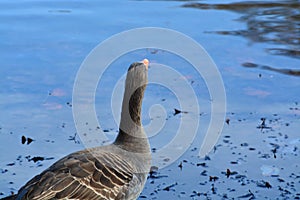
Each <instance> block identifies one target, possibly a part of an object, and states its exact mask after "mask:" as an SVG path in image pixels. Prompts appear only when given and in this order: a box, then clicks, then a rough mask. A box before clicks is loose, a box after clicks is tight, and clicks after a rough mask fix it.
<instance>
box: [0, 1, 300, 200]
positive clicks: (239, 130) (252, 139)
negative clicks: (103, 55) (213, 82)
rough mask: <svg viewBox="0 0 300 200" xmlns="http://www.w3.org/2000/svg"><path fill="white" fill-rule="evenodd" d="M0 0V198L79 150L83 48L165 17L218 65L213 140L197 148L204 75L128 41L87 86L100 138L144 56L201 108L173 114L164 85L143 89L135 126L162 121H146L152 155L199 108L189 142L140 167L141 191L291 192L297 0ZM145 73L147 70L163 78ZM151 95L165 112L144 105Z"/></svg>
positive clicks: (295, 174)
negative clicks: (174, 154) (161, 161)
mask: <svg viewBox="0 0 300 200" xmlns="http://www.w3.org/2000/svg"><path fill="white" fill-rule="evenodd" d="M0 10H1V12H0V16H1V17H0V38H1V40H0V60H1V66H0V86H1V87H0V110H1V115H0V141H1V145H0V172H1V173H0V174H1V176H0V197H4V196H6V195H8V194H10V193H11V192H14V193H16V192H17V191H18V189H19V188H20V187H21V186H22V185H23V184H24V183H25V182H26V181H28V180H29V179H30V178H32V177H33V176H34V175H36V174H38V173H40V172H42V171H43V170H44V169H46V168H47V167H49V166H50V165H51V164H52V163H53V162H55V161H56V160H58V159H59V158H61V157H63V156H64V155H67V154H68V153H71V152H74V151H77V150H81V149H83V148H84V145H83V143H82V142H81V140H80V137H79V136H78V134H77V131H76V128H75V123H74V120H73V115H72V91H73V84H74V81H75V78H76V74H77V71H78V70H79V67H80V65H81V63H82V62H83V60H84V59H85V57H86V56H87V55H88V54H89V53H90V51H91V50H92V49H93V48H94V47H95V46H96V45H98V44H99V43H100V42H102V41H104V40H105V39H107V38H109V37H111V36H112V35H114V34H117V33H120V32H122V31H126V30H129V29H133V28H140V27H162V28H168V29H173V30H176V31H179V32H181V33H183V34H186V35H187V36H189V37H191V38H193V39H194V40H195V41H197V42H198V43H199V44H201V45H202V46H203V48H204V49H205V50H206V51H207V52H208V54H209V55H210V56H211V58H212V60H213V61H214V62H215V63H216V65H217V67H218V70H219V72H220V74H221V76H222V80H223V83H224V87H225V91H226V99H227V101H226V110H227V111H226V121H224V127H223V130H222V132H221V135H220V138H219V141H218V142H217V144H216V145H215V147H214V149H213V150H212V151H211V152H210V153H209V154H208V155H207V156H206V157H205V158H199V157H198V152H199V148H200V145H201V143H202V141H203V138H204V134H205V132H206V130H207V129H208V125H209V122H210V117H211V113H210V106H211V101H212V99H211V97H210V95H209V91H208V88H207V86H206V84H205V80H204V79H203V77H200V76H199V75H198V74H197V72H196V71H195V70H193V68H192V66H191V65H190V64H189V63H188V62H186V61H185V60H184V59H182V58H180V57H179V56H177V55H174V54H172V53H169V52H166V51H163V50H157V49H141V50H136V51H133V52H130V53H128V54H125V55H122V56H121V57H120V58H118V59H117V60H116V61H115V62H113V63H112V64H111V66H110V68H109V69H108V70H107V71H105V73H104V76H103V77H104V78H103V79H101V81H100V82H99V85H98V88H97V96H96V110H97V116H98V119H99V121H100V123H101V128H102V129H103V130H105V133H106V135H107V138H108V139H109V141H111V140H113V138H114V137H115V136H116V134H117V130H118V120H116V121H115V120H114V115H113V113H112V110H111V95H112V91H113V90H114V88H115V86H116V83H117V82H118V81H119V80H121V82H122V80H123V79H122V76H123V75H124V73H125V72H126V70H127V67H128V66H129V64H130V63H132V62H134V61H137V60H141V59H143V58H148V59H149V60H150V62H151V61H152V62H156V63H162V64H165V65H168V66H170V67H171V68H173V69H175V70H177V71H179V72H180V73H181V75H182V77H183V78H185V80H187V81H188V83H189V84H190V85H191V88H192V89H193V90H194V91H195V93H196V96H197V98H198V101H199V107H200V112H199V113H197V112H195V111H194V110H192V109H191V110H187V111H186V113H180V114H177V115H174V108H176V109H180V102H179V100H178V99H177V98H176V97H177V96H176V95H177V94H174V93H173V92H172V91H171V90H170V89H168V87H166V86H164V85H155V84H151V85H149V86H148V87H147V91H146V94H145V100H144V102H143V121H144V124H145V125H147V124H151V123H154V122H155V120H158V121H159V122H161V121H163V127H154V129H155V128H157V130H159V131H158V132H157V134H156V135H155V134H153V133H148V134H150V135H151V134H152V135H151V137H150V143H151V147H152V150H153V154H155V153H157V150H158V149H160V148H163V147H164V145H166V144H168V143H169V141H171V140H172V138H174V137H175V133H176V131H177V129H178V127H179V126H180V120H181V119H182V118H183V117H188V118H190V119H191V120H193V119H195V118H197V117H199V116H200V123H199V129H198V132H197V136H196V137H195V138H194V140H193V142H192V143H191V144H188V150H187V151H186V152H185V153H184V154H183V155H182V156H181V157H180V158H179V159H178V160H176V161H175V162H174V163H172V164H171V165H169V166H167V167H165V168H162V169H159V170H158V171H155V172H153V173H152V174H151V175H150V176H149V178H148V180H147V183H146V186H145V189H144V190H143V192H142V194H141V197H140V199H166V198H171V199H233V198H234V199H254V198H256V199H299V198H300V169H299V168H300V159H299V154H300V150H299V149H300V132H299V130H300V60H299V58H300V34H299V33H300V2H299V1H297V0H294V1H293V0H290V1H288V0H287V1H276V2H273V1H263V2H262V1H245V2H241V1H199V2H198V1H101V2H99V1H96V0H92V1H81V0H76V1H65V0H64V1H58V0H54V1H38V0H22V1H18V2H14V1H8V0H3V1H1V2H0ZM120 45H122V44H120ZM154 71H155V70H154V67H153V69H151V68H150V69H149V76H151V75H152V76H164V75H163V74H157V73H154ZM179 79H180V78H179ZM179 79H178V77H177V79H175V78H174V80H172V81H170V85H176V83H178V82H179ZM181 101H184V102H185V101H186V102H188V101H189V97H188V96H187V97H186V99H181ZM157 104H159V105H160V106H161V107H163V112H161V110H160V109H154V112H150V111H151V109H152V106H153V105H157ZM114 109H115V108H114ZM116 110H118V108H116ZM157 110H158V112H155V111H157ZM149 113H150V114H149ZM88 126H91V130H92V129H93V130H94V128H95V127H92V125H88ZM154 129H152V130H154ZM149 130H151V129H149ZM157 130H156V131H157ZM189 131H190V130H189V129H187V134H189ZM28 138H29V139H28ZM31 139H33V141H31ZM22 140H23V141H22ZM22 142H23V143H24V144H22ZM102 142H105V141H102ZM183 145H186V144H183Z"/></svg>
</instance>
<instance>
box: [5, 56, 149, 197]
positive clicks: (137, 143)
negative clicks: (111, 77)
mask: <svg viewBox="0 0 300 200" xmlns="http://www.w3.org/2000/svg"><path fill="white" fill-rule="evenodd" d="M148 64H149V61H148V60H147V59H144V60H143V61H141V62H134V63H132V64H131V65H130V67H129V68H128V71H127V76H126V81H125V92H124V97H123V103H122V111H121V120H120V126H119V133H118V135H117V137H116V139H115V141H114V142H113V143H112V144H109V145H106V146H99V147H93V148H88V149H85V150H81V151H77V152H75V153H71V154H69V155H67V156H65V157H63V158H62V159H60V160H58V161H57V162H55V163H54V164H53V165H52V166H50V167H49V168H48V169H46V170H45V171H43V172H42V173H41V174H39V175H37V176H35V177H34V178H32V179H31V180H30V181H28V182H27V183H26V184H25V185H24V186H23V187H21V189H20V190H19V191H18V193H17V194H14V195H11V196H8V197H5V198H3V200H8V199H11V200H12V199H15V200H24V199H30V200H48V199H89V200H93V199H97V200H98V199H105V200H106V199H109V200H110V199H115V200H118V199H126V200H127V199H137V198H138V196H139V195H140V193H141V191H142V190H143V188H144V185H145V182H146V177H147V174H148V172H149V171H150V165H151V153H150V145H149V141H148V138H147V135H146V133H145V132H144V130H143V126H142V124H141V107H142V100H143V97H144V92H145V89H146V85H147V82H148V75H147V73H148V72H147V71H148Z"/></svg>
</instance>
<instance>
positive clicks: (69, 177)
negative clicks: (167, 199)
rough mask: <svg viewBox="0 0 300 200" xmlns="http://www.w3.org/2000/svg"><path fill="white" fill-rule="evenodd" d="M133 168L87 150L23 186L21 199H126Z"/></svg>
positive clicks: (121, 161)
mask: <svg viewBox="0 0 300 200" xmlns="http://www.w3.org/2000/svg"><path fill="white" fill-rule="evenodd" d="M133 178H134V174H133V169H132V167H131V166H130V164H128V163H127V162H125V161H124V160H122V158H121V157H120V156H118V155H116V154H113V153H108V152H101V153H100V154H97V157H94V156H93V154H91V153H90V152H89V151H88V150H85V151H80V152H76V153H73V154H70V155H69V156H67V157H65V158H63V159H61V160H59V161H58V162H56V163H55V164H54V165H52V166H51V167H50V168H48V169H47V170H45V171H44V172H42V173H41V174H40V175H38V176H36V177H34V178H33V179H32V180H30V181H29V182H28V183H27V184H26V185H25V186H23V187H22V188H21V189H20V191H19V195H18V199H33V200H34V199H66V198H67V199H123V198H125V196H126V192H125V191H126V189H127V188H128V187H129V186H130V181H131V180H132V179H133Z"/></svg>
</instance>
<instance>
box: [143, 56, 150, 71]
mask: <svg viewBox="0 0 300 200" xmlns="http://www.w3.org/2000/svg"><path fill="white" fill-rule="evenodd" d="M142 63H143V64H144V65H145V66H146V69H147V70H148V65H149V60H148V59H146V58H145V59H144V60H143V61H142Z"/></svg>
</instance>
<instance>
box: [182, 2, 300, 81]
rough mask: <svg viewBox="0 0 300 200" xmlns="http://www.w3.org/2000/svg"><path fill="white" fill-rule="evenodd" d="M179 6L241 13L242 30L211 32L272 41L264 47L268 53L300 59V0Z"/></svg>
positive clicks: (267, 41)
mask: <svg viewBox="0 0 300 200" xmlns="http://www.w3.org/2000/svg"><path fill="white" fill-rule="evenodd" d="M182 7H186V8H197V9H204V10H206V9H215V10H227V11H233V12H238V13H241V14H242V16H241V17H240V18H239V20H240V21H242V22H245V23H246V25H247V28H246V29H241V30H230V31H216V32H213V33H217V34H221V35H234V36H242V37H245V38H248V39H249V40H251V41H252V42H266V43H270V44H274V45H277V47H275V48H266V51H267V52H268V53H270V54H272V55H280V56H288V57H292V58H296V59H299V58H300V1H298V0H287V1H280V2H238V3H229V4H204V3H186V4H184V5H182ZM210 33H212V32H210ZM264 69H270V70H272V71H277V72H281V73H284V74H289V75H296V76H299V74H300V71H297V70H296V71H295V70H284V71H282V70H277V69H272V68H270V67H268V68H264ZM289 71H291V73H289Z"/></svg>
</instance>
